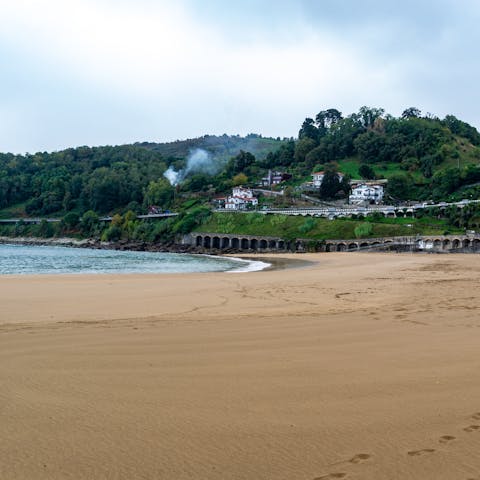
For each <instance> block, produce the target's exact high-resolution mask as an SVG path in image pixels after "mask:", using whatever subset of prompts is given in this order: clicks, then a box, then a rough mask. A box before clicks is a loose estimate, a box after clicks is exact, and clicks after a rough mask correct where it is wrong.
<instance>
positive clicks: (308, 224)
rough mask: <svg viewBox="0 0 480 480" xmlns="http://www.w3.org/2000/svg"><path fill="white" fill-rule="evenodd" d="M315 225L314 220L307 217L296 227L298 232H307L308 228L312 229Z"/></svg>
mask: <svg viewBox="0 0 480 480" xmlns="http://www.w3.org/2000/svg"><path fill="white" fill-rule="evenodd" d="M314 227H315V220H314V219H313V218H307V219H306V220H305V222H303V224H302V225H300V227H298V231H299V232H300V233H308V232H310V230H313V228H314Z"/></svg>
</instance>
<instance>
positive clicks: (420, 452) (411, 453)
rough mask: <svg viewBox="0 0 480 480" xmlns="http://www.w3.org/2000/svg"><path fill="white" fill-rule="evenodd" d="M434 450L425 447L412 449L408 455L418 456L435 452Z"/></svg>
mask: <svg viewBox="0 0 480 480" xmlns="http://www.w3.org/2000/svg"><path fill="white" fill-rule="evenodd" d="M434 451H435V449H434V448H423V449H422V450H410V451H409V452H407V455H409V456H410V457H417V456H418V455H425V454H427V453H433V452H434Z"/></svg>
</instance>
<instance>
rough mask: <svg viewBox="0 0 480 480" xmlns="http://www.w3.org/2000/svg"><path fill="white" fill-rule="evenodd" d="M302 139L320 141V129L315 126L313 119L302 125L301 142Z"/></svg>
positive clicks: (299, 136) (299, 137)
mask: <svg viewBox="0 0 480 480" xmlns="http://www.w3.org/2000/svg"><path fill="white" fill-rule="evenodd" d="M302 138H310V139H312V140H314V141H315V142H317V139H318V129H317V127H316V126H315V122H314V120H313V118H306V119H305V121H304V122H303V124H302V128H300V131H299V132H298V139H299V140H301V139H302Z"/></svg>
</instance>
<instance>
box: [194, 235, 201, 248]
mask: <svg viewBox="0 0 480 480" xmlns="http://www.w3.org/2000/svg"><path fill="white" fill-rule="evenodd" d="M202 244H203V237H202V236H201V235H197V238H196V239H195V245H196V246H197V247H201V246H202Z"/></svg>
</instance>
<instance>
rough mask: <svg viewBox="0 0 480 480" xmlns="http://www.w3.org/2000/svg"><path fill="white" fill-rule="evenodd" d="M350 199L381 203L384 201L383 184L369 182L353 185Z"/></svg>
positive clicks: (351, 201) (359, 201)
mask: <svg viewBox="0 0 480 480" xmlns="http://www.w3.org/2000/svg"><path fill="white" fill-rule="evenodd" d="M348 200H349V201H350V203H361V202H369V203H372V202H373V203H381V202H382V201H383V185H378V184H369V183H360V184H358V185H352V192H351V193H350V196H349V197H348Z"/></svg>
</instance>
